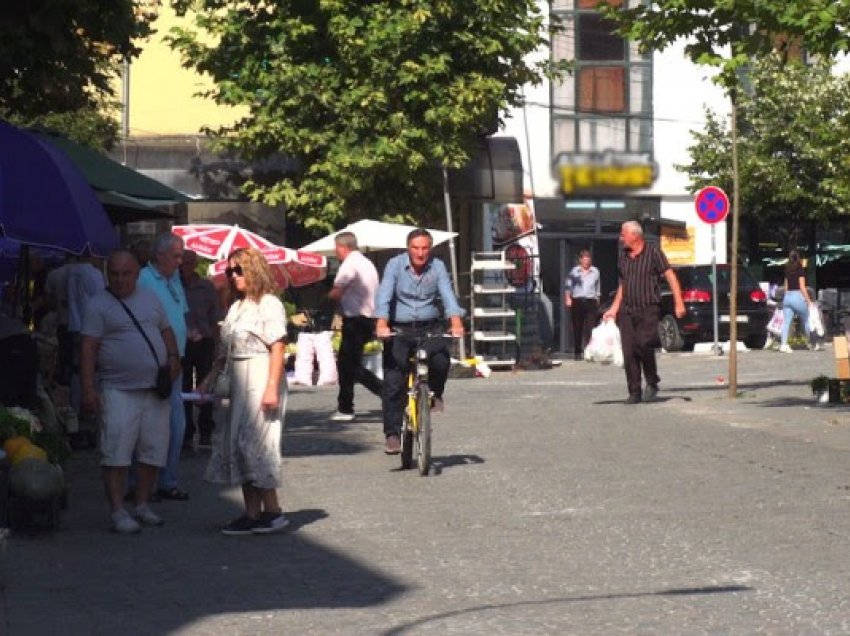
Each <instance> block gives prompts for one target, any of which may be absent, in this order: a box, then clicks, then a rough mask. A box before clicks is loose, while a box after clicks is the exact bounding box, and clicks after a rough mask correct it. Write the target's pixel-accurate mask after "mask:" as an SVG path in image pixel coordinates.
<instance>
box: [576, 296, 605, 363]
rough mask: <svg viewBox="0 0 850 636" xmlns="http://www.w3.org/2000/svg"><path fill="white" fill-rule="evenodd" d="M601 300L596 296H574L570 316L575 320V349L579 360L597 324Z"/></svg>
mask: <svg viewBox="0 0 850 636" xmlns="http://www.w3.org/2000/svg"><path fill="white" fill-rule="evenodd" d="M598 315H599V302H598V301H597V300H596V299H595V298H573V305H572V307H570V316H571V317H572V322H573V351H574V352H575V357H576V359H577V360H578V359H579V358H580V357H581V354H582V353H583V352H584V348H585V347H586V346H587V343H588V342H590V332H591V331H593V328H594V327H595V326H596V318H597V317H598Z"/></svg>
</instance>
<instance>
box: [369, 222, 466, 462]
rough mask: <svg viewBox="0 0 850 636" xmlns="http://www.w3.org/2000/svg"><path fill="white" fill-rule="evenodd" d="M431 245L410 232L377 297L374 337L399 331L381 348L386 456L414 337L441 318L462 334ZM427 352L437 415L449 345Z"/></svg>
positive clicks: (395, 446)
mask: <svg viewBox="0 0 850 636" xmlns="http://www.w3.org/2000/svg"><path fill="white" fill-rule="evenodd" d="M433 244H434V239H433V237H432V236H431V234H430V232H428V231H427V230H423V229H416V230H413V231H412V232H410V234H408V235H407V252H406V253H405V254H399V255H398V256H395V257H393V258H392V259H390V261H389V262H388V263H387V266H386V268H385V269H384V277H383V279H382V280H381V285H380V287H378V294H377V296H376V299H375V317H376V318H377V324H376V325H375V333H376V334H377V336H378V338H383V339H386V338H389V337H390V335H391V334H392V330H393V328H395V329H398V330H400V331H401V333H398V334H397V335H396V336H395V337H394V338H393V339H392V341H391V342H387V343H386V344H385V346H384V359H383V363H384V391H383V415H384V435H385V436H386V444H385V446H384V452H385V453H386V454H388V455H396V454H398V453H399V451H400V450H401V440H400V438H399V432H400V431H401V419H402V414H403V412H404V396H405V391H406V389H407V387H406V386H405V376H406V374H407V368H408V360H409V358H410V353H411V351H412V350H413V349H414V348H415V347H416V336H417V335H423V334H426V333H434V332H435V331H436V330H437V329H442V326H441V325H440V323H441V321H442V318H443V317H445V318H448V319H449V321H450V324H451V327H450V331H451V334H452V335H453V336H455V337H458V338H460V337H462V336H463V315H464V313H465V312H464V310H463V309H462V308H461V307H460V305H459V304H458V302H457V298H456V297H455V294H454V291H453V290H452V285H451V281H450V280H449V274H448V272H447V271H446V266H445V264H444V263H443V261H441V260H439V259H435V258H433V257H432V256H431V247H432V246H433ZM440 302H442V307H441V305H440ZM425 349H426V350H427V351H428V355H429V357H428V384H429V385H430V387H431V389H432V390H433V391H434V409H435V410H438V411H439V410H442V406H443V389H444V388H445V386H446V379H447V378H448V375H449V366H450V365H451V359H450V357H449V347H448V344H447V342H446V340H445V339H443V338H431V339H429V340H428V341H427V342H426V343H425Z"/></svg>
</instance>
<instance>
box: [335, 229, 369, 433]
mask: <svg viewBox="0 0 850 636" xmlns="http://www.w3.org/2000/svg"><path fill="white" fill-rule="evenodd" d="M334 243H335V245H334V249H335V251H336V257H337V258H338V259H339V261H340V263H342V264H341V265H340V267H339V271H338V272H337V274H336V278H335V279H334V285H333V288H332V289H331V291H330V293H328V297H329V298H330V299H331V300H333V301H335V302H337V303H339V309H340V312H341V313H342V340H341V341H340V343H339V354H338V356H337V371H338V374H339V396H338V397H337V411H336V413H334V414H333V415H332V416H331V419H332V420H334V421H337V422H350V421H352V420H353V419H354V384H355V382H359V383H360V384H362V385H363V386H365V387H366V388H367V389H369V390H370V391H371V392H372V393H374V394H375V395H378V396H380V395H381V392H382V390H383V383H382V382H381V380H379V379H378V377H377V376H376V375H375V374H374V373H372V372H371V371H370V370H369V369H366V368H365V367H364V366H363V345H365V344H366V343H367V342H368V341H369V340H371V339H372V337H373V334H374V331H375V292H376V291H377V289H378V270H376V269H375V266H374V265H373V264H372V261H370V260H369V259H368V258H366V257H365V256H363V254H362V253H361V252H360V251H359V250H358V248H357V237H356V236H355V235H354V234H353V233H352V232H340V233H339V234H337V235H336V238H335V239H334Z"/></svg>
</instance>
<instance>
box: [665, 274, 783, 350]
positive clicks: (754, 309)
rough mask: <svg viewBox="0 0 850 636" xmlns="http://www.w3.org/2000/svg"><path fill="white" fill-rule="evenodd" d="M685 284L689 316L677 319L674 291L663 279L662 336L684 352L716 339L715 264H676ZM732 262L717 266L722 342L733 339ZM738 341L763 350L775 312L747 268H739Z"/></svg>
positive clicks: (669, 346)
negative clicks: (731, 336) (730, 286)
mask: <svg viewBox="0 0 850 636" xmlns="http://www.w3.org/2000/svg"><path fill="white" fill-rule="evenodd" d="M673 271H675V272H676V276H678V277H679V285H680V286H681V287H682V299H683V300H684V301H685V310H686V313H685V316H684V317H683V318H681V319H678V318H676V314H675V313H674V312H673V294H672V292H671V291H670V287H669V285H667V281H666V280H662V282H661V320H660V322H659V324H658V339H659V340H660V341H661V346H662V347H664V349H666V350H667V351H681V350H682V349H685V348H690V347H693V345H694V343H696V342H712V341H713V340H714V313H713V312H714V309H713V303H712V298H711V295H712V286H711V265H676V266H674V267H673ZM731 275H732V269H731V267H730V266H729V265H718V266H717V314H718V325H717V327H718V334H717V338H718V340H719V341H725V340H729V279H730V277H731ZM737 298H738V307H737V323H738V340H741V341H743V342H744V344H746V345H747V347H749V348H751V349H761V348H762V347H764V344H765V341H766V339H767V323H768V322H769V321H770V316H771V314H772V311H771V310H769V309H768V307H767V297H766V295H765V293H764V291H762V289H761V288H760V287H759V285H758V283H757V282H756V280H755V279H754V278H753V276H752V274H750V273H749V272H748V271H747V270H746V269H743V268H740V269H738V293H737Z"/></svg>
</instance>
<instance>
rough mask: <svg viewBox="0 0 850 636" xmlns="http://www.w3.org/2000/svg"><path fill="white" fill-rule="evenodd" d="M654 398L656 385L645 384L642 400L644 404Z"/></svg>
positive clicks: (656, 390) (656, 392)
mask: <svg viewBox="0 0 850 636" xmlns="http://www.w3.org/2000/svg"><path fill="white" fill-rule="evenodd" d="M656 397H658V385H657V384H647V385H646V388H645V389H644V390H643V399H644V400H645V401H646V402H651V401H652V400H654V399H655V398H656Z"/></svg>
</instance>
